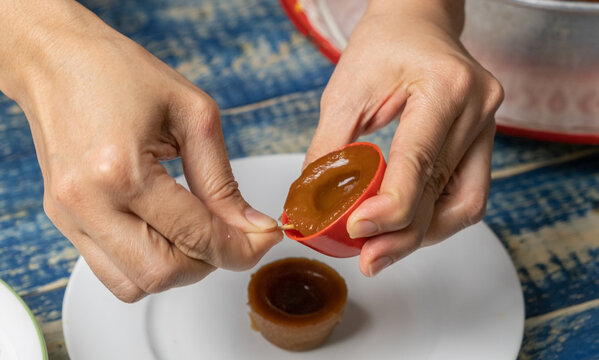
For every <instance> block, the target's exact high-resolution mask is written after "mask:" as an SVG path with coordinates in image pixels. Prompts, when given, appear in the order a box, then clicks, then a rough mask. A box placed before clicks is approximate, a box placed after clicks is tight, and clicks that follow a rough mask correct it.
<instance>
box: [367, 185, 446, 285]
mask: <svg viewBox="0 0 599 360" xmlns="http://www.w3.org/2000/svg"><path fill="white" fill-rule="evenodd" d="M434 204H435V199H434V196H433V194H432V193H431V192H430V191H428V190H425V193H424V194H423V196H422V201H421V202H420V203H419V204H418V207H417V209H416V211H415V213H416V216H415V218H414V221H413V222H412V223H411V224H410V225H409V226H407V227H405V228H404V229H401V230H399V231H394V232H388V233H384V234H381V235H377V236H373V237H371V238H369V239H368V241H366V243H365V244H364V246H363V247H362V250H361V252H360V271H362V273H363V274H364V275H366V276H369V277H371V276H375V275H376V274H378V273H379V272H381V271H382V270H383V269H384V268H386V267H388V266H389V265H391V264H393V263H394V262H396V261H399V260H400V259H402V258H404V257H406V256H408V255H409V254H411V253H412V252H414V251H415V250H417V249H418V248H420V246H421V244H422V240H423V238H424V234H425V233H426V230H427V228H428V226H429V223H430V221H431V217H432V214H433V211H434Z"/></svg>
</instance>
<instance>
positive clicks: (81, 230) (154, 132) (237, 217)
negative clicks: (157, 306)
mask: <svg viewBox="0 0 599 360" xmlns="http://www.w3.org/2000/svg"><path fill="white" fill-rule="evenodd" d="M77 6H78V5H77ZM73 11H84V12H83V13H81V14H80V15H79V16H80V17H81V19H83V20H84V21H83V23H78V24H77V26H76V27H74V28H70V27H69V26H68V25H65V24H64V23H63V24H61V25H60V26H54V27H51V28H52V29H59V30H55V31H54V32H53V33H51V36H49V38H51V39H52V41H49V42H44V41H41V42H40V44H46V45H48V47H45V48H44V49H42V50H40V51H39V52H38V53H37V54H38V55H39V56H40V57H41V58H43V61H40V62H39V63H38V64H36V65H35V66H30V67H27V68H28V70H27V71H28V72H27V75H26V76H23V78H24V79H26V81H24V82H22V83H23V84H26V86H24V87H22V88H19V89H17V90H16V91H12V92H11V94H12V95H13V96H14V97H15V98H16V99H17V101H18V102H19V103H20V104H21V106H22V107H23V109H24V111H25V113H26V115H27V118H28V119H29V121H30V123H31V128H32V133H33V136H34V141H35V145H36V150H37V154H38V159H39V163H40V167H41V170H42V173H43V176H44V187H45V194H44V209H45V211H46V213H47V214H48V216H49V217H50V219H51V220H52V221H53V222H54V224H55V225H56V226H57V227H58V228H59V229H60V230H61V231H62V232H63V234H65V235H66V236H67V237H68V238H69V239H70V240H71V241H72V242H73V244H74V245H75V246H76V247H77V249H78V250H79V251H80V252H81V254H82V255H83V256H84V257H85V259H86V261H87V262H88V264H89V265H90V267H91V269H92V270H93V272H94V273H95V274H96V276H97V277H98V278H99V279H100V280H101V281H102V282H103V283H104V284H105V285H106V286H107V287H108V289H110V291H112V292H113V293H114V294H115V295H116V296H117V297H118V298H120V299H121V300H123V301H126V302H132V301H136V300H138V299H140V298H142V297H143V296H145V295H146V294H149V293H155V292H160V291H163V290H166V289H169V288H171V287H175V286H181V285H185V284H190V283H193V282H196V281H198V280H200V279H202V278H203V277H205V276H206V275H207V274H209V273H210V272H211V271H212V270H214V269H215V268H216V267H222V268H226V269H233V270H240V269H247V268H249V267H252V266H253V265H254V264H255V263H256V262H257V261H258V259H260V258H261V257H262V255H263V254H264V253H265V252H266V251H267V250H268V249H269V248H270V247H271V246H273V245H274V244H275V243H277V242H278V241H280V240H281V239H282V233H281V232H280V231H278V230H277V223H276V221H274V220H273V219H271V218H269V217H267V216H266V215H263V214H261V213H259V212H257V211H256V210H254V209H252V208H251V207H250V206H249V205H248V204H247V203H246V202H245V201H244V199H243V198H242V196H241V194H240V192H239V190H238V187H237V183H236V182H235V179H234V178H233V174H232V172H231V168H230V163H229V160H228V158H227V154H226V150H225V145H224V140H223V134H222V131H221V126H220V118H219V111H218V108H217V106H216V104H215V102H214V101H213V100H212V99H211V98H210V97H209V96H208V95H207V94H205V93H204V92H202V91H201V90H200V89H198V88H197V87H196V86H194V85H193V84H192V83H190V82H189V81H187V80H186V79H185V78H183V77H182V76H181V75H179V74H178V73H177V72H175V71H174V70H172V69H171V68H169V67H168V66H166V65H165V64H164V63H162V62H161V61H159V60H158V59H157V58H155V57H153V56H152V55H151V54H149V53H148V52H147V51H145V50H144V49H143V48H141V47H140V46H138V45H136V44H135V43H134V42H132V41H130V40H129V39H127V38H125V37H123V36H121V35H120V34H118V33H116V32H115V31H113V30H111V29H109V28H108V27H107V26H105V25H104V24H103V23H102V24H100V21H99V19H97V18H95V16H93V15H91V13H89V14H88V13H87V10H84V9H83V8H81V9H80V10H73ZM74 21H75V22H76V20H74ZM92 23H93V24H95V25H94V26H93V27H92V28H91V29H90V27H89V26H90V25H89V24H92ZM40 46H41V45H40ZM40 64H43V65H40ZM179 155H180V156H181V158H182V161H183V167H184V172H185V176H186V179H187V180H188V183H189V187H190V189H191V192H190V191H188V190H186V189H185V188H183V187H182V186H180V185H178V184H177V183H176V182H175V180H174V179H173V178H172V177H170V176H169V175H168V174H167V172H166V170H165V169H164V167H163V166H162V165H161V164H160V162H159V161H160V160H165V159H172V158H175V157H177V156H179Z"/></svg>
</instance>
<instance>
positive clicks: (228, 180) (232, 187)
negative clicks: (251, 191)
mask: <svg viewBox="0 0 599 360" xmlns="http://www.w3.org/2000/svg"><path fill="white" fill-rule="evenodd" d="M213 179H214V181H213V182H211V183H209V184H207V185H208V196H209V199H210V201H220V200H224V199H237V198H241V192H240V191H239V183H238V182H237V181H235V179H234V178H233V175H232V174H231V176H215V177H214V178H213Z"/></svg>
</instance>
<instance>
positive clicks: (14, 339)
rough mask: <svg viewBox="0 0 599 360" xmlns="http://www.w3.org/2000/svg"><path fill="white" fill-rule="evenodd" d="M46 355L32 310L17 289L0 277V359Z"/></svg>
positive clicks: (42, 357) (32, 359)
mask: <svg viewBox="0 0 599 360" xmlns="http://www.w3.org/2000/svg"><path fill="white" fill-rule="evenodd" d="M17 359H27V360H38V359H39V360H41V359H48V355H47V353H46V344H45V342H44V337H43V336H42V332H41V331H40V329H39V327H38V326H37V323H36V321H35V318H34V317H33V314H32V313H31V311H30V310H29V308H28V307H27V305H25V302H23V299H21V298H20V297H19V295H17V293H16V292H15V291H14V290H13V289H12V288H11V287H10V286H8V284H6V283H5V282H4V281H2V280H0V360H17Z"/></svg>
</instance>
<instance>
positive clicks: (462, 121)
mask: <svg viewBox="0 0 599 360" xmlns="http://www.w3.org/2000/svg"><path fill="white" fill-rule="evenodd" d="M463 23H464V3H463V1H458V0H426V1H422V0H402V1H394V0H371V1H370V3H369V6H368V9H367V10H366V13H365V15H364V16H363V18H362V19H361V21H360V22H359V23H358V25H357V26H356V28H355V29H354V31H353V33H352V35H351V37H350V39H349V43H348V45H347V48H346V49H345V50H344V52H343V54H342V56H341V59H340V60H339V63H338V65H337V67H336V68H335V71H334V73H333V75H332V76H331V79H330V81H329V83H328V85H327V87H326V89H325V91H324V94H323V96H322V100H321V115H320V121H319V125H318V128H317V130H316V133H315V135H314V138H313V140H312V143H311V145H310V147H309V150H308V153H307V156H306V161H305V163H306V164H308V163H310V162H311V161H313V160H315V159H317V158H318V157H320V156H322V155H324V154H326V153H328V152H330V151H332V150H334V149H336V148H338V147H340V146H342V145H344V144H347V143H351V142H353V141H355V140H356V139H357V138H358V136H360V135H362V134H367V133H370V132H374V131H376V130H378V129H380V128H382V127H383V126H385V125H387V124H388V123H390V122H391V121H393V119H394V118H396V117H397V116H398V115H399V114H401V118H400V121H399V124H398V127H397V130H396V132H395V135H394V138H393V141H392V144H391V150H390V153H389V157H388V167H387V169H386V172H385V175H384V179H383V183H382V185H381V189H380V192H379V194H378V195H377V196H374V197H372V198H370V199H368V200H366V201H365V202H364V203H362V204H361V205H360V206H359V207H358V208H357V209H356V210H355V211H354V212H353V213H352V214H351V216H350V217H349V220H348V223H347V228H348V232H349V234H350V236H352V237H369V239H368V241H367V242H366V243H365V245H364V247H363V248H362V251H361V254H360V269H361V271H362V272H363V273H364V274H365V275H367V276H373V275H376V274H377V273H378V272H380V271H381V270H382V269H384V268H385V267H387V266H389V265H391V264H392V263H393V262H396V261H398V260H400V259H401V258H403V257H405V256H407V255H408V254H410V253H412V252H413V251H415V250H416V249H418V248H420V247H422V246H426V245H431V244H435V243H438V242H440V241H442V240H444V239H446V238H447V237H449V236H451V235H452V234H454V233H456V232H457V231H459V230H461V229H462V228H464V227H466V226H469V225H471V224H474V223H476V222H478V221H480V220H481V218H482V216H483V215H484V212H485V208H486V201H487V196H488V192H489V186H490V172H491V151H492V146H493V137H494V133H495V120H494V114H495V111H496V110H497V108H498V107H499V105H500V103H501V101H502V100H503V89H502V87H501V85H500V84H499V82H498V81H497V80H496V79H495V78H494V77H493V76H492V75H491V74H489V73H488V72H487V71H486V70H485V69H483V68H482V67H481V66H480V65H479V64H478V63H477V62H476V60H474V59H473V58H472V57H471V56H470V55H469V54H468V53H467V51H466V50H465V49H464V47H463V46H462V44H461V43H460V41H459V35H460V33H461V30H462V27H463Z"/></svg>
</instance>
